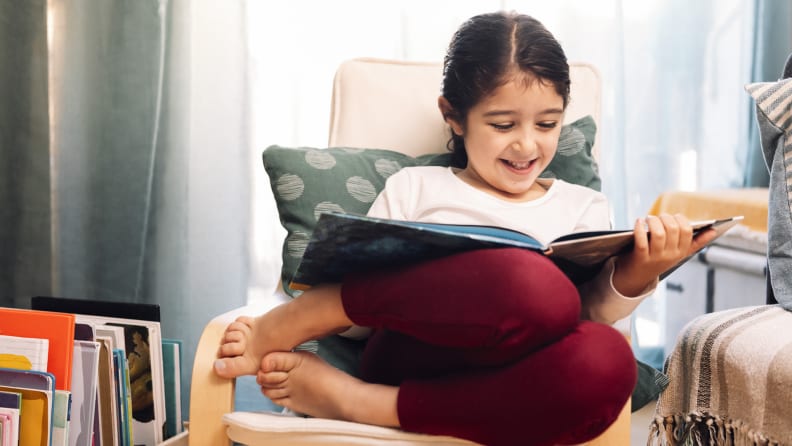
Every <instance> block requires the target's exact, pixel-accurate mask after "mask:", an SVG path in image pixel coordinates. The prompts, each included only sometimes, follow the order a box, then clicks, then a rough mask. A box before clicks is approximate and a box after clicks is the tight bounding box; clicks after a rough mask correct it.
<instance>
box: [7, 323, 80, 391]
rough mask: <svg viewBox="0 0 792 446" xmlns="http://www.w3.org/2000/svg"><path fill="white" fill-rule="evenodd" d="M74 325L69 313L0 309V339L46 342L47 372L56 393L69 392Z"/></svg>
mask: <svg viewBox="0 0 792 446" xmlns="http://www.w3.org/2000/svg"><path fill="white" fill-rule="evenodd" d="M74 322H75V316H74V315H73V314H68V313H56V312H51V311H36V310H25V309H18V308H0V335H7V336H20V337H26V338H42V339H48V340H49V348H48V350H47V371H48V372H50V373H52V374H53V375H55V388H56V389H58V390H69V391H70V390H71V378H72V377H71V369H72V358H73V355H74V345H73V342H74Z"/></svg>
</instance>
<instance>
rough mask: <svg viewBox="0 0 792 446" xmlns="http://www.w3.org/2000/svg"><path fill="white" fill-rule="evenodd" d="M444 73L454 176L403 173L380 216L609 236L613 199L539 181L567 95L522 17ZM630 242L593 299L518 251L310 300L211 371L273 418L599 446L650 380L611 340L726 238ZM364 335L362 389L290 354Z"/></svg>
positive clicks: (269, 321) (317, 293) (509, 18)
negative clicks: (648, 300) (705, 249)
mask: <svg viewBox="0 0 792 446" xmlns="http://www.w3.org/2000/svg"><path fill="white" fill-rule="evenodd" d="M443 73H444V80H443V89H442V96H440V98H439V99H438V105H439V108H440V112H441V113H442V115H443V117H444V119H445V120H446V122H447V123H448V124H449V125H450V127H451V130H452V138H451V141H450V145H451V149H452V150H453V154H454V160H455V165H456V166H458V167H452V168H444V167H414V168H405V169H403V170H401V171H399V172H398V173H396V174H394V175H393V176H391V177H390V178H389V179H388V181H387V184H386V187H385V189H384V190H383V192H382V193H381V194H380V196H379V197H378V198H377V200H376V201H375V203H374V204H373V206H372V208H371V210H370V212H369V214H370V215H373V216H378V217H387V218H395V219H405V220H421V221H428V222H444V223H461V224H490V225H499V226H504V227H510V228H513V229H517V230H523V231H530V232H531V233H532V234H539V235H540V236H541V237H544V238H545V240H551V239H553V238H555V237H557V236H559V235H562V234H565V233H568V232H572V231H583V230H597V229H607V228H609V227H610V223H609V208H608V203H607V201H606V199H605V197H604V196H603V195H602V194H600V193H599V192H596V191H593V190H591V189H587V188H585V187H582V186H576V185H572V184H569V183H565V182H563V181H561V180H551V179H539V178H538V177H539V174H540V173H541V172H542V171H543V170H544V169H545V168H546V167H547V165H548V164H549V163H550V160H551V159H552V158H553V156H554V154H555V151H556V146H557V143H558V138H559V135H560V132H561V124H562V122H563V117H564V110H565V108H566V105H567V104H568V102H569V84H570V82H569V67H568V64H567V60H566V56H565V55H564V52H563V50H562V49H561V46H560V45H559V43H558V42H557V41H556V40H555V38H554V37H553V36H552V35H551V34H550V33H549V32H548V31H547V30H546V29H545V28H544V27H543V26H542V24H541V23H539V22H538V21H536V20H535V19H533V18H531V17H528V16H525V15H520V14H515V13H494V14H484V15H480V16H476V17H473V18H471V19H470V20H469V21H467V22H466V23H464V24H463V25H462V26H461V27H460V29H459V30H458V31H457V32H456V34H455V35H454V37H453V39H452V41H451V44H450V46H449V49H448V53H447V55H446V58H445V64H444V70H443ZM647 228H648V232H650V233H651V234H652V237H651V241H650V240H649V238H648V237H647ZM634 232H635V248H634V250H633V251H632V252H630V253H628V254H625V255H622V256H619V257H618V258H613V259H611V260H609V261H608V262H607V264H606V265H605V267H604V268H603V269H602V271H601V272H600V273H599V275H598V276H597V277H595V278H594V279H593V280H591V281H590V282H588V283H586V284H584V285H582V286H581V287H580V288H579V289H576V288H575V286H574V285H572V283H571V282H570V281H569V280H568V279H567V278H566V277H565V276H564V275H563V274H562V273H561V272H560V271H559V270H558V269H557V268H556V267H555V265H553V264H552V263H551V262H550V261H549V260H547V259H546V258H544V257H543V256H541V255H539V254H536V253H532V252H529V251H526V250H520V249H499V250H478V251H471V252H466V253H462V254H457V255H452V256H449V257H445V258H441V259H438V260H431V261H426V262H423V263H419V264H416V265H412V266H409V267H405V268H400V269H398V270H390V271H381V272H378V273H375V274H366V275H352V276H349V277H346V278H345V280H344V282H343V284H326V285H322V286H318V287H314V288H312V289H311V290H309V291H307V292H305V293H304V294H303V295H302V296H300V297H298V298H296V299H294V300H292V301H289V302H288V303H286V304H283V305H281V306H279V307H276V308H274V309H273V310H272V311H270V312H268V313H266V314H264V315H261V316H259V317H257V318H247V317H242V318H240V319H238V320H237V321H236V322H234V323H232V324H230V325H229V327H228V329H227V330H226V333H225V336H224V340H223V342H222V345H221V347H220V350H219V356H220V359H218V361H217V362H216V365H215V370H216V373H217V374H218V375H220V376H223V377H235V376H240V375H243V374H257V382H258V384H259V385H261V388H262V392H263V393H264V395H266V396H267V397H269V398H270V399H272V400H273V401H274V402H275V403H276V404H279V405H282V406H285V407H287V408H290V409H292V410H294V411H296V412H300V413H305V414H308V415H312V416H317V417H325V418H335V419H342V420H350V421H356V422H362V423H369V424H376V425H381V426H397V427H401V428H403V429H406V430H410V431H416V432H423V433H430V434H444V435H452V436H456V437H461V438H466V439H469V440H473V441H476V442H479V443H483V444H487V445H507V444H520V445H549V444H557V443H562V444H576V443H581V442H585V441H588V440H589V439H592V438H594V437H596V436H597V435H599V434H600V433H601V432H603V431H604V430H605V429H606V428H607V427H608V426H609V425H610V424H611V423H612V422H613V421H614V420H615V419H616V417H617V415H618V414H619V412H620V411H621V409H622V407H623V406H624V404H625V403H626V401H627V399H628V398H629V396H630V394H631V392H632V390H633V387H634V385H635V381H636V368H635V360H634V358H633V355H632V351H631V349H630V347H629V345H628V343H627V342H626V340H625V339H624V337H623V336H622V335H621V334H619V333H618V332H617V331H616V330H614V329H613V328H612V327H610V324H612V323H613V322H615V321H616V320H618V319H621V318H624V317H626V316H628V315H629V314H630V312H632V311H633V310H634V309H635V307H636V306H637V305H638V304H639V303H640V302H641V300H642V299H643V298H644V297H645V296H647V295H648V294H649V293H651V292H652V291H653V289H654V287H655V286H656V283H657V275H658V274H659V273H660V272H662V271H664V270H666V269H668V268H669V267H671V266H673V265H674V264H676V263H677V262H678V261H680V260H681V259H683V258H685V257H686V256H688V255H690V254H692V253H693V252H695V251H697V250H698V249H699V248H701V247H702V246H703V245H704V244H705V243H706V242H708V241H709V240H710V239H711V238H712V233H709V232H705V233H704V234H702V235H700V236H698V237H697V238H696V239H694V238H693V237H692V231H691V228H690V225H689V223H688V222H687V220H686V219H685V218H684V217H683V216H670V215H661V216H659V217H655V216H649V217H647V218H646V219H645V220H639V221H637V222H636V224H635V230H634ZM355 325H356V326H361V327H371V328H373V332H372V334H371V336H370V338H369V340H368V343H367V345H366V350H365V352H364V356H363V359H362V364H361V371H360V372H361V377H362V379H358V378H355V377H352V376H350V375H347V374H345V373H344V372H342V371H339V370H337V369H335V368H333V367H332V366H330V365H328V364H326V363H324V362H323V361H322V360H321V359H320V358H318V357H317V356H315V355H313V354H310V353H306V352H292V351H291V350H292V349H293V348H294V347H295V346H297V345H299V344H300V343H302V342H304V341H306V340H309V339H316V338H318V337H321V336H326V335H328V334H331V333H339V332H342V331H344V330H346V329H348V328H349V327H351V326H355Z"/></svg>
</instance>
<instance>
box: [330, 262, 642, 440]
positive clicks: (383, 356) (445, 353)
mask: <svg viewBox="0 0 792 446" xmlns="http://www.w3.org/2000/svg"><path fill="white" fill-rule="evenodd" d="M342 300H343V304H344V309H345V310H346V313H347V315H348V316H349V318H350V319H351V320H352V321H353V322H355V323H356V324H357V325H361V326H369V327H374V328H375V329H376V330H375V332H374V334H373V335H372V337H371V338H370V339H369V342H368V345H367V346H366V350H365V352H364V356H363V360H362V364H361V375H362V377H363V378H364V379H365V380H366V381H369V382H378V383H384V384H391V385H399V386H400V389H399V396H398V416H399V420H400V422H401V425H402V427H403V428H404V429H405V430H409V431H414V432H422V433H430V434H442V435H452V436H456V437H460V438H466V439H469V440H473V441H476V442H478V443H482V444H486V445H491V446H495V445H549V444H556V443H564V444H576V443H582V442H585V441H587V440H590V439H592V438H594V437H596V436H597V435H599V434H600V433H602V432H603V431H604V430H605V429H606V428H607V427H608V426H609V425H610V424H611V423H612V422H613V421H614V420H615V419H616V417H617V416H618V414H619V412H620V411H621V410H622V408H623V407H624V404H625V403H626V402H627V399H628V398H629V396H630V394H631V393H632V390H633V387H634V386H635V382H636V379H637V372H636V365H635V359H634V357H633V354H632V351H631V349H630V346H629V344H628V343H627V342H626V340H625V339H624V336H622V335H621V334H620V333H619V332H618V331H616V330H614V329H613V328H611V327H609V326H607V325H603V324H598V323H594V322H589V321H581V320H580V297H579V296H578V293H577V289H576V288H575V287H574V285H572V283H571V282H570V281H569V280H567V278H566V277H565V276H564V275H563V274H562V273H561V272H560V271H559V270H558V269H557V268H556V267H555V265H553V263H552V262H550V261H549V260H547V259H546V258H545V257H543V256H541V255H539V254H536V253H532V252H530V251H526V250H521V249H498V250H480V251H472V252H466V253H462V254H457V255H454V256H450V257H445V258H441V259H438V260H431V261H428V262H424V263H421V264H417V265H413V266H409V267H406V268H402V269H399V270H397V271H390V272H382V273H375V274H371V273H369V274H365V275H359V276H351V277H348V278H347V279H346V280H345V281H344V284H343V288H342Z"/></svg>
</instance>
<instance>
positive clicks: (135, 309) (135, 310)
mask: <svg viewBox="0 0 792 446" xmlns="http://www.w3.org/2000/svg"><path fill="white" fill-rule="evenodd" d="M30 304H31V308H32V309H34V310H43V311H56V312H59V313H73V314H87V315H90V316H105V317H122V318H125V319H137V320H141V321H150V322H160V307H159V305H156V304H144V303H131V302H112V301H108V300H91V299H73V298H68V297H50V296H35V297H33V298H32V299H31V300H30Z"/></svg>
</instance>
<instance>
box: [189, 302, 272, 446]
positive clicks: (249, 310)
mask: <svg viewBox="0 0 792 446" xmlns="http://www.w3.org/2000/svg"><path fill="white" fill-rule="evenodd" d="M282 299H283V298H282V297H281V296H279V295H275V296H273V299H272V301H271V302H267V303H266V304H259V305H248V306H244V307H240V308H237V309H234V310H231V311H229V312H227V313H223V314H221V315H219V316H216V317H215V318H213V319H212V320H211V321H209V323H208V324H206V326H205V327H204V330H203V333H201V337H200V339H199V340H198V347H197V349H196V351H195V361H194V362H193V371H192V381H191V383H190V419H189V431H190V434H189V437H190V442H189V445H190V446H220V445H230V444H231V441H230V440H229V439H228V436H227V435H226V428H225V426H224V425H223V423H222V418H223V415H225V414H227V413H229V412H233V411H234V384H235V380H233V379H225V378H220V377H219V376H217V375H216V374H215V373H214V368H213V364H214V361H215V360H216V359H217V349H218V347H219V346H220V340H221V339H222V337H223V333H224V332H225V329H226V327H227V326H228V324H230V323H231V322H233V321H234V320H235V319H236V318H237V317H239V316H242V315H249V316H255V315H259V314H262V313H264V312H266V311H268V310H269V309H270V308H272V307H273V306H275V305H277V304H279V303H281V302H283V300H282Z"/></svg>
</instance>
